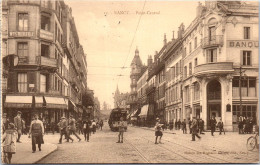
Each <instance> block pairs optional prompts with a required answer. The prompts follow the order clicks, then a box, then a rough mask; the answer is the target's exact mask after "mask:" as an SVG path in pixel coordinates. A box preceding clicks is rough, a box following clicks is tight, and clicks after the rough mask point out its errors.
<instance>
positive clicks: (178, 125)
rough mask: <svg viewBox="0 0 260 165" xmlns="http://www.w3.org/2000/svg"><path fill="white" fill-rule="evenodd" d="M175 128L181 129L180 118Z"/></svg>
mask: <svg viewBox="0 0 260 165" xmlns="http://www.w3.org/2000/svg"><path fill="white" fill-rule="evenodd" d="M177 127H178V128H177V129H178V130H180V129H181V120H180V119H179V120H178V122H177Z"/></svg>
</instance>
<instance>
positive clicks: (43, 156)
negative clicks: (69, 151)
mask: <svg viewBox="0 0 260 165" xmlns="http://www.w3.org/2000/svg"><path fill="white" fill-rule="evenodd" d="M55 146H56V148H55V149H54V150H53V151H51V152H49V153H48V154H46V155H44V156H43V157H41V158H40V159H39V160H36V161H35V162H32V164H37V163H38V162H39V161H41V160H43V159H44V158H46V157H47V156H49V155H50V154H52V153H53V152H55V151H57V150H58V146H57V145H55Z"/></svg>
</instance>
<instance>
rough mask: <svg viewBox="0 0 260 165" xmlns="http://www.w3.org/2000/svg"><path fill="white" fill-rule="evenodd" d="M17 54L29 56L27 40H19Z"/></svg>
mask: <svg viewBox="0 0 260 165" xmlns="http://www.w3.org/2000/svg"><path fill="white" fill-rule="evenodd" d="M17 47H18V49H17V55H18V56H28V43H27V42H18V44H17Z"/></svg>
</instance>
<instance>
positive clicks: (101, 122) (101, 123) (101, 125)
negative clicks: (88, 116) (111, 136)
mask: <svg viewBox="0 0 260 165" xmlns="http://www.w3.org/2000/svg"><path fill="white" fill-rule="evenodd" d="M103 125H104V123H103V120H102V119H101V120H100V130H101V131H102V127H103Z"/></svg>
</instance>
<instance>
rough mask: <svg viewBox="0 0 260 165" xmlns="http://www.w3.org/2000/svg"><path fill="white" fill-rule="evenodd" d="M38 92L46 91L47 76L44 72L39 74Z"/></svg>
mask: <svg viewBox="0 0 260 165" xmlns="http://www.w3.org/2000/svg"><path fill="white" fill-rule="evenodd" d="M40 92H47V76H46V75H44V74H41V76H40Z"/></svg>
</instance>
